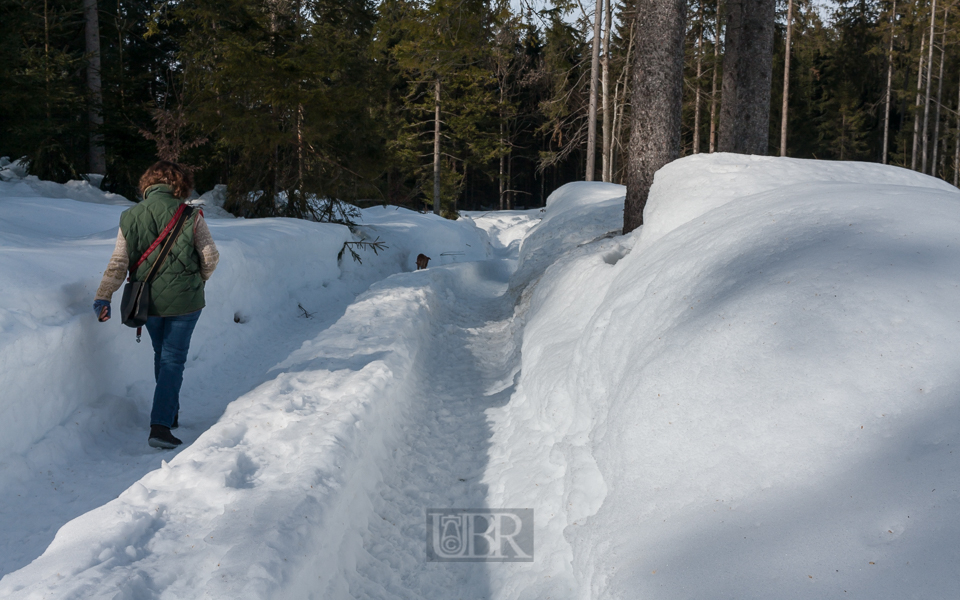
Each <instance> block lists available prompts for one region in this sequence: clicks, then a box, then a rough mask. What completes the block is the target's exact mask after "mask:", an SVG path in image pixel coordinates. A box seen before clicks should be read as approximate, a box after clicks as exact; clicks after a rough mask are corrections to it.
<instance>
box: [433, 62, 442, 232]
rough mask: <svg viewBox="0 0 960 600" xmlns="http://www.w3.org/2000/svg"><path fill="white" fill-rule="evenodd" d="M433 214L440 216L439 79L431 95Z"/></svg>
mask: <svg viewBox="0 0 960 600" xmlns="http://www.w3.org/2000/svg"><path fill="white" fill-rule="evenodd" d="M433 106H434V113H433V214H435V215H439V214H440V79H439V78H437V81H436V83H435V84H434V93H433Z"/></svg>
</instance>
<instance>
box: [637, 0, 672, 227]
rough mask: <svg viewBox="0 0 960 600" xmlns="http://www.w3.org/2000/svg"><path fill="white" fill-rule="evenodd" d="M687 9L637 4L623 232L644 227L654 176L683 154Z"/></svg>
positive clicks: (666, 0)
mask: <svg viewBox="0 0 960 600" xmlns="http://www.w3.org/2000/svg"><path fill="white" fill-rule="evenodd" d="M686 9H687V3H686V0H647V1H645V2H638V3H637V17H636V19H637V21H636V23H637V25H636V27H637V36H636V54H635V55H634V58H633V64H632V66H631V69H632V70H633V77H632V78H631V84H630V85H631V106H632V118H633V124H632V127H631V131H630V152H629V160H628V162H627V165H626V168H627V199H626V202H625V204H624V207H623V232H624V233H629V232H630V231H633V230H634V229H636V228H637V227H639V226H640V225H642V224H643V207H644V205H645V204H646V203H647V195H648V194H649V193H650V186H651V185H652V184H653V174H654V173H656V172H657V170H658V169H659V168H660V167H662V166H663V165H665V164H667V163H669V162H670V161H672V160H674V159H675V158H677V156H678V155H679V154H680V113H681V108H682V105H683V49H684V28H685V20H686Z"/></svg>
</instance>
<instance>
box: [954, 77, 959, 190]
mask: <svg viewBox="0 0 960 600" xmlns="http://www.w3.org/2000/svg"><path fill="white" fill-rule="evenodd" d="M958 184H960V86H958V87H957V138H956V140H955V144H954V147H953V185H954V187H956V186H957V185H958Z"/></svg>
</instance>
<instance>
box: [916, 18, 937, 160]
mask: <svg viewBox="0 0 960 600" xmlns="http://www.w3.org/2000/svg"><path fill="white" fill-rule="evenodd" d="M936 21H937V0H933V4H932V6H931V7H930V47H929V48H928V49H927V50H928V54H927V91H926V99H925V100H924V104H923V131H922V134H921V141H920V146H921V147H920V172H921V173H926V172H927V148H928V147H929V143H928V142H929V141H930V136H929V134H928V131H929V129H928V124H929V122H930V84H931V83H932V82H933V36H934V31H933V26H934V25H935V24H936Z"/></svg>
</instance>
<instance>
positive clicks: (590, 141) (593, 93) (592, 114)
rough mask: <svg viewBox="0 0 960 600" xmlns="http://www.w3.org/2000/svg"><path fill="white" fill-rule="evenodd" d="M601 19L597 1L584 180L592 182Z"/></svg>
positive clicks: (601, 15) (595, 158)
mask: <svg viewBox="0 0 960 600" xmlns="http://www.w3.org/2000/svg"><path fill="white" fill-rule="evenodd" d="M602 18H603V0H597V10H596V12H595V13H594V17H593V59H592V61H591V62H590V108H589V110H588V113H587V167H586V171H585V173H584V177H583V178H584V180H586V181H593V172H594V170H595V169H596V163H597V79H599V76H600V21H601V20H602Z"/></svg>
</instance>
